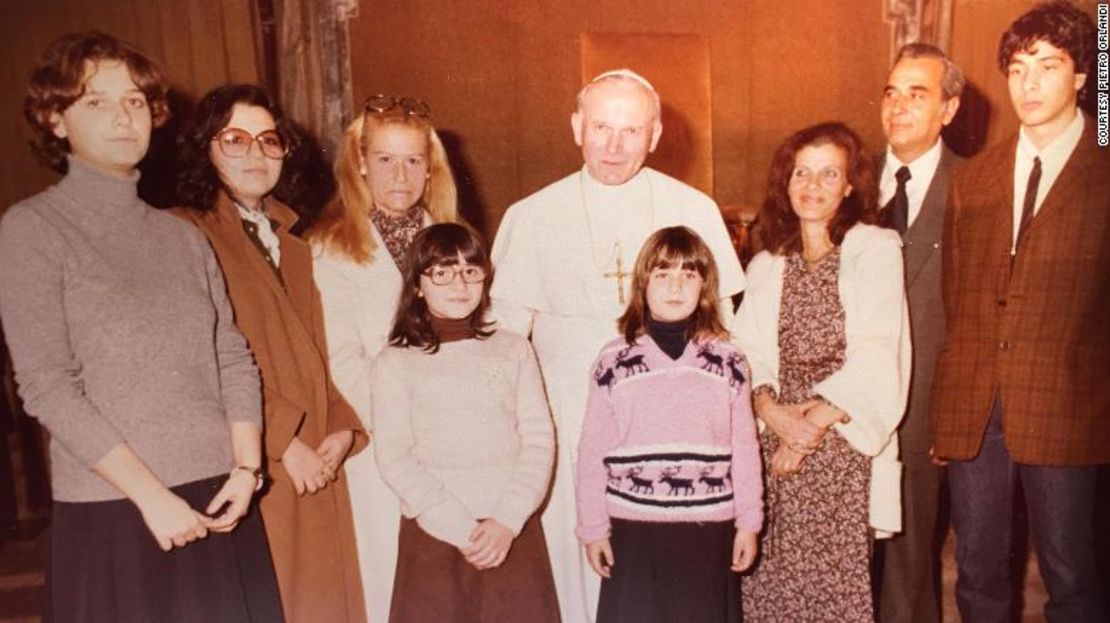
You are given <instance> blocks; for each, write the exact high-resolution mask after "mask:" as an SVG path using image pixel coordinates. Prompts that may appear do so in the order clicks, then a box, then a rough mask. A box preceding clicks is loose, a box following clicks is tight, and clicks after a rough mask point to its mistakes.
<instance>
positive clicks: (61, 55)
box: [23, 30, 170, 173]
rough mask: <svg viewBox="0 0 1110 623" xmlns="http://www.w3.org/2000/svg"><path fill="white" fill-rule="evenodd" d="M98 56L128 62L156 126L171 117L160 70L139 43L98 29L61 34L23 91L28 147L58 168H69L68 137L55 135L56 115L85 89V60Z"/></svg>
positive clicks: (95, 61) (88, 60)
mask: <svg viewBox="0 0 1110 623" xmlns="http://www.w3.org/2000/svg"><path fill="white" fill-rule="evenodd" d="M102 61H120V62H122V63H124V64H125V65H127V70H128V72H129V73H130V74H131V79H132V80H134V81H135V86H137V87H139V90H140V91H142V92H143V95H145V96H146V101H147V105H148V106H150V116H151V121H152V122H153V124H154V127H156V128H157V127H159V126H161V125H162V124H163V123H165V122H166V120H167V119H169V117H170V108H169V101H168V99H167V97H166V93H167V88H166V81H165V80H164V79H163V77H162V71H161V69H159V67H158V65H157V64H156V63H155V62H154V61H152V60H151V59H150V58H148V57H147V56H146V55H145V54H143V53H142V52H140V51H139V49H138V48H136V47H135V46H133V45H131V44H129V43H125V42H123V41H120V40H119V39H117V38H115V37H113V36H112V35H109V34H107V33H104V32H100V31H98V30H90V31H87V32H76V33H68V34H65V35H62V36H61V37H59V38H57V39H55V40H54V41H53V42H52V43H51V44H50V45H49V46H48V47H47V48H46V52H44V53H43V55H42V61H40V62H39V65H38V67H36V68H35V70H34V71H33V72H32V73H31V80H30V83H29V84H28V85H27V93H26V94H25V95H24V96H23V116H24V117H25V118H26V119H27V123H29V124H30V125H31V129H32V130H33V131H34V134H35V136H34V138H33V139H32V140H31V149H32V150H34V152H35V154H36V155H37V156H38V157H39V158H40V159H41V160H42V161H43V162H45V163H46V164H47V165H49V166H50V168H52V169H54V170H55V171H57V172H59V173H65V172H66V170H67V168H68V167H67V162H66V154H68V153H69V141H68V140H66V139H64V138H59V137H58V136H57V135H55V134H54V115H55V114H61V113H63V112H65V110H66V109H67V108H69V107H70V106H72V105H73V103H74V102H76V101H77V100H78V99H79V98H80V97H81V96H82V95H84V94H85V69H86V63H88V62H92V63H99V62H102Z"/></svg>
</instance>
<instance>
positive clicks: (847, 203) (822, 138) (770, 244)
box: [759, 121, 879, 255]
mask: <svg viewBox="0 0 1110 623" xmlns="http://www.w3.org/2000/svg"><path fill="white" fill-rule="evenodd" d="M822 145H835V146H837V147H839V148H840V149H842V150H843V151H844V156H845V162H846V163H847V169H848V170H847V174H848V183H849V184H851V186H852V192H851V194H850V195H848V196H847V197H845V198H844V201H842V202H841V203H840V207H839V208H837V210H836V215H834V216H833V217H832V220H830V221H829V225H828V227H829V238H830V239H831V240H832V243H833V244H835V245H839V244H840V243H841V242H843V241H844V234H846V233H847V232H848V230H849V229H851V228H852V227H853V226H854V225H855V224H856V223H875V222H876V221H877V220H878V214H877V212H876V203H877V202H878V192H879V191H878V185H877V183H876V181H875V167H874V164H873V163H872V161H871V157H870V156H869V155H868V154H867V153H865V152H864V150H863V141H861V140H860V138H859V135H857V134H856V133H855V132H854V131H853V130H852V129H851V128H849V127H848V126H846V125H844V124H843V123H840V122H838V121H833V122H827V123H819V124H817V125H812V126H809V127H808V128H803V129H801V130H799V131H797V132H795V133H794V134H792V135H791V136H790V137H789V138H787V139H786V141H784V142H783V143H782V145H779V148H778V149H777V150H776V151H775V156H774V158H772V159H771V170H770V171H769V172H768V174H767V197H766V198H765V199H764V200H763V208H762V210H761V211H760V213H759V227H760V235H761V236H762V240H763V244H764V246H765V247H766V248H767V249H768V250H770V251H771V252H772V253H775V254H779V255H782V254H786V253H791V252H795V251H801V250H802V236H801V224H800V222H799V221H798V215H797V214H795V213H794V207H793V205H792V204H791V202H790V194H789V188H790V178H791V176H792V175H793V173H794V159H795V157H796V156H797V155H798V152H799V151H801V150H802V148H803V147H820V146H822Z"/></svg>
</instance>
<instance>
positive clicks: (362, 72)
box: [350, 0, 890, 234]
mask: <svg viewBox="0 0 1110 623" xmlns="http://www.w3.org/2000/svg"><path fill="white" fill-rule="evenodd" d="M350 32H351V50H352V76H353V78H352V79H353V81H354V87H355V92H356V97H364V96H365V94H367V93H372V92H377V91H384V92H399V93H408V94H412V95H416V96H421V97H423V98H424V99H426V100H428V101H429V103H430V104H431V105H432V108H433V110H434V111H435V112H434V118H435V122H436V124H437V125H438V126H439V127H441V128H444V129H446V130H447V131H448V133H449V134H451V135H452V136H456V137H458V139H459V141H460V142H461V143H462V146H463V154H462V160H463V168H464V169H465V172H464V175H463V176H462V177H463V178H464V180H463V183H464V185H465V188H464V200H465V201H466V202H467V203H468V205H469V206H470V209H471V210H472V211H474V212H477V213H479V214H481V215H482V217H483V218H482V220H483V223H482V228H483V229H484V230H485V231H486V232H487V233H488V234H492V233H493V231H494V230H495V229H496V226H497V223H498V222H499V221H500V218H501V214H502V213H503V211H504V210H505V208H506V207H507V206H508V205H509V204H511V203H512V202H513V201H516V200H517V199H520V198H521V197H523V196H525V195H527V194H529V193H531V192H533V191H535V190H537V189H539V188H540V187H542V186H544V185H546V184H548V183H550V182H552V181H554V180H556V179H558V178H560V177H562V176H565V175H567V174H568V173H570V172H571V171H574V170H575V169H576V168H578V167H579V166H581V155H580V154H579V153H578V151H577V149H576V147H575V146H574V143H573V141H572V138H571V132H570V123H569V120H570V114H571V112H572V111H573V108H574V95H575V93H576V92H577V91H578V89H579V87H580V86H581V82H582V76H581V67H582V59H581V52H580V45H581V41H582V36H583V34H585V33H607V34H628V35H636V34H645V35H671V34H685V35H692V36H697V37H702V38H704V39H706V40H707V41H708V52H709V64H710V84H711V102H710V104H711V110H712V114H711V127H712V130H711V132H712V136H711V137H707V138H708V139H709V140H710V143H711V146H712V162H713V184H712V189H713V195H714V197H715V198H716V199H717V200H718V201H719V202H721V203H722V204H737V203H749V204H750V203H757V202H758V201H759V200H760V198H761V197H762V194H763V184H764V178H765V177H766V167H767V164H768V162H769V161H770V152H771V151H772V150H773V149H774V147H775V146H776V145H777V144H778V143H779V142H780V141H781V140H782V139H783V138H784V137H785V136H786V135H787V134H788V133H789V132H791V131H793V130H796V129H798V128H800V127H802V126H803V125H806V124H808V123H814V122H817V121H823V120H827V119H834V118H839V119H843V120H845V121H847V122H848V123H849V124H851V125H852V126H853V127H855V128H857V129H858V130H859V131H860V132H861V133H862V134H863V135H864V136H865V137H866V138H867V139H868V140H869V141H871V142H872V144H873V146H874V147H875V148H878V146H879V140H880V139H881V133H880V130H879V121H878V95H879V93H880V92H881V90H882V80H883V79H884V78H885V75H886V70H887V63H888V60H887V59H888V54H889V51H888V49H887V47H888V41H889V39H890V31H889V26H888V25H887V24H886V23H885V22H883V20H882V4H881V2H880V0H842V1H841V2H835V3H832V2H823V1H821V0H799V1H798V2H789V3H786V2H773V1H771V0H732V1H729V2H720V1H718V0H691V1H688V2H670V1H666V0H640V1H638V2H630V1H627V0H595V1H592V2H591V1H587V0H565V1H563V2H552V3H546V2H544V3H525V2H509V1H508V0H471V1H470V2H466V3H445V2H438V1H436V0H405V1H401V0H378V1H375V2H373V3H369V2H366V1H365V0H364V2H363V5H362V7H361V9H360V16H359V17H358V18H357V19H355V20H352V21H351V23H350ZM637 60H638V59H634V58H632V59H628V61H627V62H625V63H617V64H620V65H628V66H634V67H635V66H637ZM645 71H647V70H645ZM691 80H692V81H696V77H693V78H691ZM356 101H360V100H356ZM667 140H668V136H667V131H666V128H664V132H663V138H662V141H663V144H665V143H666V141H667ZM648 162H649V164H651V163H652V160H651V159H650V158H649V160H648ZM455 164H456V165H457V164H458V163H457V162H456V163H455Z"/></svg>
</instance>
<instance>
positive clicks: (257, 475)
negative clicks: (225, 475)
mask: <svg viewBox="0 0 1110 623" xmlns="http://www.w3.org/2000/svg"><path fill="white" fill-rule="evenodd" d="M238 471H244V472H247V473H248V474H250V475H251V476H254V490H255V491H256V492H258V491H261V490H262V487H264V486H266V471H265V470H264V469H262V466H261V465H259V466H258V467H251V466H250V465H236V466H235V469H233V470H231V473H232V474H234V473H235V472H238Z"/></svg>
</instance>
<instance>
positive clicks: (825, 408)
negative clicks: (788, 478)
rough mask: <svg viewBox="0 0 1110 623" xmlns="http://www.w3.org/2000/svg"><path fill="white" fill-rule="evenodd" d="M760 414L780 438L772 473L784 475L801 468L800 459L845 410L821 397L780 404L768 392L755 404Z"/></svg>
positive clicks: (817, 446) (837, 420)
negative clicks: (819, 398)
mask: <svg viewBox="0 0 1110 623" xmlns="http://www.w3.org/2000/svg"><path fill="white" fill-rule="evenodd" d="M756 410H757V413H758V415H759V418H760V419H761V420H763V422H764V423H765V424H766V425H767V426H768V428H770V429H771V432H773V433H774V434H775V436H776V437H778V438H779V440H780V444H779V447H778V448H777V449H776V450H775V453H774V454H773V455H772V456H771V465H770V468H771V473H772V474H774V475H776V476H785V475H788V474H793V473H796V472H798V471H799V470H801V468H802V462H803V461H804V460H805V458H806V457H807V456H809V455H810V454H813V453H814V452H816V451H817V449H818V448H819V447H821V443H822V442H823V441H824V439H825V434H826V433H828V431H829V427H830V426H832V425H833V424H834V423H836V422H839V421H841V420H842V419H843V417H844V412H843V411H841V410H840V409H838V408H836V407H835V406H833V405H831V404H829V403H828V402H826V401H824V400H818V399H811V400H807V401H805V402H802V403H799V404H789V405H784V404H779V403H778V402H775V400H774V399H773V398H770V397H769V396H765V397H762V399H761V400H760V401H759V404H757V405H756Z"/></svg>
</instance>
